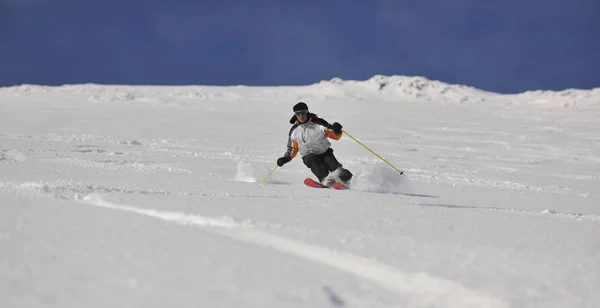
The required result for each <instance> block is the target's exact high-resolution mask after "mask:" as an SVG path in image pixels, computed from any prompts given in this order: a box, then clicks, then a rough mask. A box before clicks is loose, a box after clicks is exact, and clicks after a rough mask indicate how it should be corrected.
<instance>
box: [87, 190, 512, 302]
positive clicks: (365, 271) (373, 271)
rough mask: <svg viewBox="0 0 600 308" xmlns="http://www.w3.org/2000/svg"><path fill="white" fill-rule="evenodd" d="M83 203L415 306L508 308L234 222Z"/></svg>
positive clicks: (96, 200) (430, 279)
mask: <svg viewBox="0 0 600 308" xmlns="http://www.w3.org/2000/svg"><path fill="white" fill-rule="evenodd" d="M82 202H84V203H87V204H91V205H95V206H99V207H103V208H108V209H113V210H119V211H124V212H130V213H135V214H139V215H144V216H148V217H153V218H157V219H161V220H164V221H168V222H173V223H176V224H181V225H190V226H196V227H201V228H203V230H204V231H207V232H211V233H215V234H218V235H221V236H225V237H228V238H231V239H233V240H236V241H241V242H245V243H250V244H254V245H258V246H262V247H268V248H271V249H275V250H277V251H280V252H283V253H288V254H291V255H293V256H296V257H300V258H303V259H306V260H309V261H313V262H317V263H321V264H324V265H327V266H330V267H332V268H335V269H337V270H340V271H342V272H345V273H348V274H351V275H354V276H356V277H359V278H361V279H365V280H369V281H372V282H375V283H378V284H379V285H380V286H381V287H383V288H386V289H389V290H391V291H394V292H397V293H398V294H399V295H400V296H402V297H408V298H410V302H411V303H412V305H416V306H423V307H427V306H430V305H435V304H437V303H440V302H444V303H447V304H448V305H449V306H456V307H508V305H507V304H506V303H504V302H502V301H500V300H499V299H496V298H493V297H491V296H489V295H486V294H482V293H480V292H477V291H475V290H470V289H468V288H466V287H464V286H462V285H461V284H460V283H458V282H456V281H451V280H447V279H443V278H440V277H434V276H431V275H428V274H425V273H420V274H408V273H404V272H402V271H400V270H397V269H395V268H393V267H391V266H389V265H387V264H384V263H381V262H379V261H376V260H372V259H368V258H364V257H360V256H356V255H353V254H350V253H348V252H342V251H336V250H333V249H328V248H325V247H319V246H316V245H309V244H306V243H302V242H299V241H295V240H291V239H288V238H285V237H282V236H278V235H275V234H271V233H267V232H264V231H260V230H258V229H256V228H252V227H251V226H248V225H239V224H237V223H235V222H234V221H232V220H231V219H225V218H212V217H206V216H200V215H187V214H185V213H178V212H161V211H157V210H149V209H144V208H138V207H134V206H130V205H124V204H114V203H110V202H106V201H104V200H103V199H102V198H100V197H98V196H95V195H87V196H84V197H83V198H82Z"/></svg>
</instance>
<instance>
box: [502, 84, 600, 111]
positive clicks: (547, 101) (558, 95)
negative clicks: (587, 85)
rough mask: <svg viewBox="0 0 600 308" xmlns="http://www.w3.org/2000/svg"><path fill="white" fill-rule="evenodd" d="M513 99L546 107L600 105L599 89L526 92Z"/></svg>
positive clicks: (516, 95)
mask: <svg viewBox="0 0 600 308" xmlns="http://www.w3.org/2000/svg"><path fill="white" fill-rule="evenodd" d="M513 97H514V98H516V99H519V100H524V101H527V102H529V103H533V104H537V105H541V106H548V107H573V106H578V105H585V104H598V103H600V88H594V89H591V90H582V89H567V90H563V91H546V90H536V91H526V92H523V93H519V94H515V95H513Z"/></svg>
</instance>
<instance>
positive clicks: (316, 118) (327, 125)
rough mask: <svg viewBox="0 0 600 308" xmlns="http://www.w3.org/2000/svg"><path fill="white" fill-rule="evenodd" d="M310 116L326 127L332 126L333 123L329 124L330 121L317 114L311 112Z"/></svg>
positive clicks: (315, 121)
mask: <svg viewBox="0 0 600 308" xmlns="http://www.w3.org/2000/svg"><path fill="white" fill-rule="evenodd" d="M310 117H311V120H312V121H313V122H314V123H317V124H319V125H321V126H323V127H325V128H331V124H329V122H327V121H325V120H324V119H321V118H319V117H318V116H317V115H316V114H314V113H311V114H310Z"/></svg>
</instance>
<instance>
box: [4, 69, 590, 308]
mask: <svg viewBox="0 0 600 308" xmlns="http://www.w3.org/2000/svg"><path fill="white" fill-rule="evenodd" d="M298 101H304V102H306V103H307V104H308V106H309V108H310V110H311V111H312V112H313V113H316V114H318V115H319V116H320V117H322V118H324V119H326V120H328V121H329V122H330V123H332V122H334V121H338V122H340V123H341V124H342V125H343V126H344V130H346V131H347V133H349V134H351V135H352V136H353V137H355V138H357V139H358V140H359V141H360V142H362V143H363V144H364V145H366V146H367V147H369V149H371V150H372V151H374V152H376V153H377V154H378V155H380V156H381V157H383V158H384V159H385V160H387V161H388V162H389V163H391V164H393V165H394V166H395V167H397V168H398V169H400V170H403V171H404V172H405V175H403V176H402V175H400V174H399V173H398V172H397V171H396V170H394V169H393V168H392V167H391V166H389V165H388V164H386V163H385V162H383V161H382V160H381V159H380V158H378V157H377V156H375V155H374V154H372V153H371V152H370V151H368V150H367V149H365V148H364V147H362V146H361V145H360V144H359V143H357V142H356V141H355V140H353V139H352V138H350V137H349V136H348V135H345V136H343V137H342V139H340V140H339V141H332V146H333V149H334V153H335V154H336V155H337V158H338V160H339V161H340V162H341V163H342V164H343V165H344V166H345V167H346V168H348V169H349V170H350V171H351V172H353V173H354V179H353V181H352V183H351V189H350V190H347V191H336V190H330V189H315V188H309V187H306V186H305V185H303V183H302V181H303V180H304V178H306V177H309V176H311V175H312V174H311V173H310V171H309V170H308V169H307V168H306V167H305V166H304V165H303V163H302V160H301V159H300V157H296V158H295V159H294V160H292V161H291V162H290V163H289V164H287V165H285V166H283V167H282V168H276V169H275V171H274V172H273V173H272V175H271V176H270V177H268V178H267V179H266V180H265V181H264V182H263V183H260V180H261V179H263V178H264V177H265V176H266V175H267V174H269V172H270V171H272V170H273V168H274V167H275V166H276V165H275V161H276V159H277V158H278V157H279V156H281V155H282V154H283V153H284V152H285V150H286V142H287V134H288V131H289V128H290V124H289V119H290V117H291V116H292V111H291V110H292V106H293V105H294V104H295V103H296V102H298ZM599 119H600V88H597V89H592V90H578V89H568V90H565V91H560V92H551V91H530V92H526V93H520V94H514V95H501V94H497V93H491V92H486V91H481V90H478V89H475V88H472V87H466V86H460V85H449V84H445V83H442V82H438V81H432V80H428V79H426V78H423V77H407V76H374V77H373V78H371V79H369V80H366V81H344V80H341V79H339V78H334V79H332V80H328V81H322V82H319V83H315V84H312V85H306V86H280V87H248V86H231V87H216V86H106V85H95V84H84V85H65V86H58V87H48V86H37V85H21V86H15V87H5V88H0V176H1V178H0V180H1V182H0V307H11V308H18V307H87V308H93V307H144V308H149V307H236V308H237V307H597V305H598V303H600V292H599V290H600V280H599V277H600V267H599V263H600V120H599Z"/></svg>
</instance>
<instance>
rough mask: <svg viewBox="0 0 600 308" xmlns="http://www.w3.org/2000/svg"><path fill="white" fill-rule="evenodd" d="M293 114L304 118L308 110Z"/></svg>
mask: <svg viewBox="0 0 600 308" xmlns="http://www.w3.org/2000/svg"><path fill="white" fill-rule="evenodd" d="M294 114H295V115H297V116H305V115H307V114H308V110H306V109H304V110H298V111H294Z"/></svg>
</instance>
